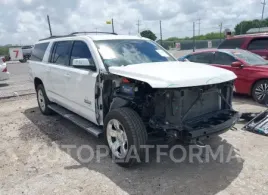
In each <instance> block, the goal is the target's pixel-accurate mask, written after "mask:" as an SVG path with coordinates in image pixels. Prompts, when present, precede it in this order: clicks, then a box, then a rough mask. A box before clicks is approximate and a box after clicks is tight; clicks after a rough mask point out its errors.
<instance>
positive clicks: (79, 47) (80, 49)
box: [70, 41, 94, 65]
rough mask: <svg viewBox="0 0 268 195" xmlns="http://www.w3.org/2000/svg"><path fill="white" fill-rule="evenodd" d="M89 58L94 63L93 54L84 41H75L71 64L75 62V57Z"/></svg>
mask: <svg viewBox="0 0 268 195" xmlns="http://www.w3.org/2000/svg"><path fill="white" fill-rule="evenodd" d="M78 58H87V59H88V60H89V62H90V63H91V64H94V62H93V58H92V55H91V53H90V51H89V49H88V46H87V44H86V43H85V42H83V41H75V42H74V44H73V49H72V52H71V58H70V64H71V65H72V64H73V60H74V59H78Z"/></svg>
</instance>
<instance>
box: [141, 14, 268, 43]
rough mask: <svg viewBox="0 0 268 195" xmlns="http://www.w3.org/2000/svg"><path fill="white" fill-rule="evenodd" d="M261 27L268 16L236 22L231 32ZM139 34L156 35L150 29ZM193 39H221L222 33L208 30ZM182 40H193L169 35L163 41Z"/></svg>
mask: <svg viewBox="0 0 268 195" xmlns="http://www.w3.org/2000/svg"><path fill="white" fill-rule="evenodd" d="M262 27H268V18H266V19H264V20H257V19H255V20H245V21H242V22H240V23H238V24H237V25H236V26H235V28H234V32H232V33H233V34H235V35H240V34H246V33H247V31H248V30H249V29H251V28H262ZM140 34H141V36H143V37H147V38H149V39H151V40H154V41H155V40H156V39H157V37H156V35H155V34H154V33H153V32H152V31H150V30H145V31H142V32H141V33H140ZM194 38H195V40H213V39H221V38H224V33H220V32H210V33H207V34H204V35H198V36H195V37H194ZM182 40H193V37H184V38H179V37H169V38H167V39H165V40H163V41H173V42H175V41H182Z"/></svg>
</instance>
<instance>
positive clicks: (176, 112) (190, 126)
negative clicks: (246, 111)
mask: <svg viewBox="0 0 268 195" xmlns="http://www.w3.org/2000/svg"><path fill="white" fill-rule="evenodd" d="M232 89H233V82H226V83H221V84H215V85H207V86H198V87H191V88H182V89H165V90H159V91H158V92H157V93H156V97H155V115H154V117H152V118H151V119H150V122H149V125H150V127H152V128H154V129H159V128H161V129H164V130H165V131H166V132H167V133H169V131H171V132H173V133H174V130H175V132H176V134H175V136H177V137H179V138H182V139H183V140H185V141H192V140H197V141H198V140H200V139H202V138H208V137H209V136H210V135H213V134H219V133H222V132H224V131H226V130H228V129H230V128H231V127H232V126H233V125H234V124H235V123H236V121H237V120H238V118H239V114H238V112H236V111H234V110H233V108H232V94H233V91H232Z"/></svg>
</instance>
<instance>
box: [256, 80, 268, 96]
mask: <svg viewBox="0 0 268 195" xmlns="http://www.w3.org/2000/svg"><path fill="white" fill-rule="evenodd" d="M267 94H268V84H267V83H263V84H260V85H259V86H258V87H257V88H256V89H255V95H256V97H257V99H258V100H263V99H264V98H265V96H266V95H267Z"/></svg>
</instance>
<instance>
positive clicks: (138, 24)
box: [137, 20, 141, 34]
mask: <svg viewBox="0 0 268 195" xmlns="http://www.w3.org/2000/svg"><path fill="white" fill-rule="evenodd" d="M140 25H141V24H140V20H138V23H137V26H138V34H140Z"/></svg>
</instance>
